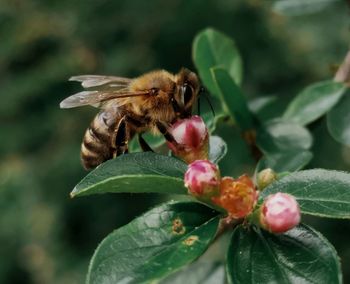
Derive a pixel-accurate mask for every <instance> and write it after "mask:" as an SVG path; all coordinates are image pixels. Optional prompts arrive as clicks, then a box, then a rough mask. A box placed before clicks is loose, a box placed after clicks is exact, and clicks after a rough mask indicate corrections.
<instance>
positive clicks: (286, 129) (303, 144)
mask: <svg viewBox="0 0 350 284" xmlns="http://www.w3.org/2000/svg"><path fill="white" fill-rule="evenodd" d="M256 142H257V145H258V146H259V148H260V149H261V150H262V151H263V152H264V153H268V154H275V153H278V154H280V153H285V152H290V151H293V150H300V149H301V150H307V149H309V148H310V147H311V145H312V136H311V134H310V132H309V131H308V130H307V129H306V128H305V127H303V126H300V125H298V124H296V123H292V122H288V121H282V120H271V121H268V122H266V123H265V124H264V125H263V127H261V128H260V129H259V131H258V134H257V141H256Z"/></svg>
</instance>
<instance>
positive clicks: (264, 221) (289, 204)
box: [260, 192, 300, 233]
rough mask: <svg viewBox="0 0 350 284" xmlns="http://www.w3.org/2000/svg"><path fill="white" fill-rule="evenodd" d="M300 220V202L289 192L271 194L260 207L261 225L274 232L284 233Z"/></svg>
mask: <svg viewBox="0 0 350 284" xmlns="http://www.w3.org/2000/svg"><path fill="white" fill-rule="evenodd" d="M299 222H300V209H299V204H298V202H297V201H296V200H295V198H294V197H293V196H292V195H290V194H287V193H281V192H278V193H276V194H271V195H269V196H268V197H267V198H266V200H265V201H264V203H263V205H262V207H261V209H260V224H261V226H262V227H263V228H264V229H266V230H268V231H270V232H272V233H283V232H286V231H288V230H290V229H292V228H294V227H295V226H296V225H298V224H299Z"/></svg>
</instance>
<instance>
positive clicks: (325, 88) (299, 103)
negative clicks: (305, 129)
mask: <svg viewBox="0 0 350 284" xmlns="http://www.w3.org/2000/svg"><path fill="white" fill-rule="evenodd" d="M345 90H346V87H345V85H344V84H342V83H337V82H333V81H324V82H319V83H316V84H313V85H311V86H308V87H307V88H305V89H304V90H303V91H302V92H301V93H300V94H298V95H297V96H296V97H295V98H294V100H293V101H292V102H291V103H290V104H289V105H288V108H287V110H286V111H285V113H284V115H283V117H284V118H285V119H286V120H288V121H292V122H295V123H298V124H301V125H306V124H308V123H310V122H313V121H314V120H316V119H318V118H320V117H321V116H322V115H324V114H325V113H326V112H328V111H329V110H330V109H331V108H332V107H333V106H335V105H336V103H337V102H338V101H339V100H340V98H341V97H342V95H343V94H344V92H345Z"/></svg>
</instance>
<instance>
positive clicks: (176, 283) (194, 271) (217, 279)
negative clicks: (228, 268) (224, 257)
mask: <svg viewBox="0 0 350 284" xmlns="http://www.w3.org/2000/svg"><path fill="white" fill-rule="evenodd" d="M160 283H161V284H184V283H186V284H198V283H200V284H225V283H226V275H225V267H224V265H223V264H222V263H221V262H212V261H204V260H202V261H196V262H194V263H192V264H190V265H189V266H188V267H186V268H185V269H182V270H180V271H178V272H176V273H175V274H172V275H170V276H169V277H167V278H166V279H164V280H163V281H161V282H160Z"/></svg>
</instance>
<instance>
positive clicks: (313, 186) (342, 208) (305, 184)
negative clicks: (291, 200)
mask: <svg viewBox="0 0 350 284" xmlns="http://www.w3.org/2000/svg"><path fill="white" fill-rule="evenodd" d="M276 192H286V193H289V194H291V195H293V196H294V197H295V198H296V199H297V201H298V203H299V205H300V209H301V211H302V213H305V214H310V215H316V216H321V217H330V218H350V173H345V172H340V171H333V170H324V169H313V170H305V171H300V172H295V173H291V174H290V175H288V176H286V177H284V178H282V179H281V180H279V181H277V182H274V183H272V184H271V185H269V186H268V187H267V188H265V190H264V191H263V192H261V194H260V200H262V199H264V198H265V197H266V196H268V195H269V194H272V193H276Z"/></svg>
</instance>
